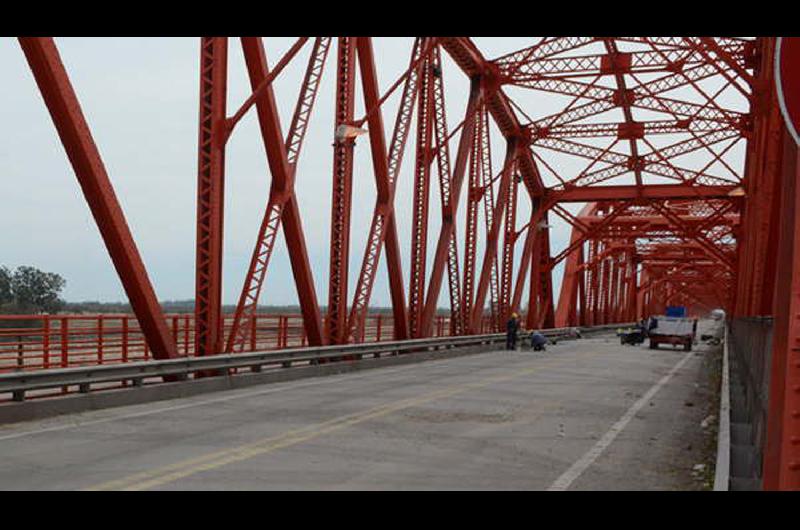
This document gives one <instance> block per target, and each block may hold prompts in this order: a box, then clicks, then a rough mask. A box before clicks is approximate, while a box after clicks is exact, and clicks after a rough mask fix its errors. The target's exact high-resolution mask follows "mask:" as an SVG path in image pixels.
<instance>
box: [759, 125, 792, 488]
mask: <svg viewBox="0 0 800 530" xmlns="http://www.w3.org/2000/svg"><path fill="white" fill-rule="evenodd" d="M798 151H799V150H798V147H797V146H796V145H794V141H793V140H792V139H791V138H790V136H789V134H788V133H785V132H784V158H783V164H782V165H783V168H782V169H783V171H782V173H783V183H782V189H783V193H782V200H781V202H782V204H781V227H780V236H779V241H778V264H777V265H778V267H777V274H776V282H775V291H774V298H773V299H774V306H773V307H774V309H773V314H774V318H775V320H774V324H773V330H772V337H773V339H772V367H771V370H770V379H769V380H770V388H769V412H768V415H767V437H766V445H765V448H764V474H763V477H764V484H763V485H764V489H765V490H776V489H780V490H789V489H790V490H800V184H799V183H800V160H799V157H798V154H799V153H798Z"/></svg>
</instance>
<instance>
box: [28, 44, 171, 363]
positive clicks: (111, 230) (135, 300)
mask: <svg viewBox="0 0 800 530" xmlns="http://www.w3.org/2000/svg"><path fill="white" fill-rule="evenodd" d="M19 44H20V46H21V47H22V51H23V52H24V54H25V58H26V60H27V62H28V65H29V66H30V68H31V72H32V73H33V76H34V79H35V80H36V84H37V85H38V87H39V91H40V92H41V94H42V98H43V99H44V102H45V104H46V105H47V109H48V111H49V112H50V117H51V118H52V119H53V124H54V125H55V127H56V130H57V131H58V135H59V138H60V139H61V143H62V145H63V146H64V149H65V151H66V152H67V157H69V160H70V163H71V164H72V168H73V170H74V171H75V176H76V177H77V179H78V183H79V184H80V186H81V190H82V191H83V195H84V197H85V199H86V202H87V204H88V205H89V209H90V210H91V212H92V216H93V217H94V219H95V222H96V223H97V227H98V229H99V230H100V235H101V236H102V237H103V242H104V243H105V245H106V249H107V250H108V253H109V256H110V257H111V261H112V263H113V264H114V268H115V269H116V270H117V274H118V275H119V278H120V281H121V282H122V286H123V288H124V289H125V293H126V294H127V295H128V300H129V301H130V304H131V308H132V309H133V312H134V313H135V314H136V318H137V319H138V321H139V325H140V327H141V329H142V333H143V334H144V337H145V340H146V341H147V344H148V345H149V346H150V349H151V351H152V352H153V357H155V358H156V359H169V358H174V357H177V356H178V354H177V351H176V349H175V344H174V342H173V338H172V337H171V335H170V332H169V329H168V328H167V324H166V321H165V320H164V315H163V313H162V311H161V306H160V305H159V303H158V299H157V298H156V294H155V291H154V290H153V286H152V284H151V283H150V279H149V277H148V275H147V270H146V268H145V265H144V262H143V261H142V258H141V256H140V255H139V251H138V249H137V248H136V242H135V241H134V239H133V235H132V234H131V231H130V228H129V227H128V224H127V222H126V221H125V214H124V213H123V211H122V208H121V207H120V204H119V201H118V200H117V197H116V194H115V193H114V187H113V186H112V185H111V180H110V179H109V177H108V173H107V172H106V169H105V166H104V165H103V161H102V158H101V156H100V152H99V150H98V149H97V145H96V144H95V143H94V140H93V138H92V134H91V132H90V130H89V125H88V123H86V119H85V118H84V116H83V112H82V111H81V106H80V102H79V101H78V97H77V95H76V94H75V90H74V89H73V87H72V84H71V83H70V81H69V75H68V74H67V71H66V69H65V68H64V64H63V63H62V62H61V57H60V56H59V53H58V49H57V47H56V45H55V42H54V41H53V39H52V38H49V37H25V38H20V39H19Z"/></svg>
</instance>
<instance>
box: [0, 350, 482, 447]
mask: <svg viewBox="0 0 800 530" xmlns="http://www.w3.org/2000/svg"><path fill="white" fill-rule="evenodd" d="M483 353H497V351H488V352H483ZM483 353H479V354H477V355H482V354H483ZM460 360H463V359H462V358H455V359H434V360H430V361H424V362H425V363H426V365H427V366H431V365H435V366H448V365H450V364H454V363H455V362H456V361H460ZM420 364H421V363H412V364H409V365H407V366H399V367H395V368H391V367H388V366H387V367H378V368H375V370H381V372H380V373H381V374H392V373H395V372H403V371H407V370H411V369H413V368H419V367H420ZM370 372H371V370H370V371H366V372H360V373H357V374H330V375H324V376H317V377H314V379H313V380H311V381H306V382H302V383H295V384H284V385H282V386H273V385H281V384H282V382H277V383H260V384H259V385H261V384H263V385H270V388H267V389H264V390H256V391H253V392H244V393H237V394H235V395H225V396H221V397H216V398H211V399H203V400H198V401H192V402H190V403H183V404H180V405H171V406H168V407H162V408H158V409H148V410H144V411H140V412H131V413H128V414H121V415H118V416H110V417H105V418H100V419H96V420H89V421H85V422H80V421H79V422H77V423H65V424H61V425H54V426H51V427H43V428H41V429H34V430H30V431H23V432H14V433H10V434H5V435H0V442H2V441H4V440H12V439H15V438H22V437H25V436H33V435H36V434H44V433H50V432H57V431H64V430H67V429H77V428H80V427H88V426H92V425H99V424H103V423H109V422H112V421H118V420H127V419H132V418H140V417H144V416H152V415H155V414H162V413H164V412H172V411H176V410H183V409H188V408H192V407H199V406H201V405H211V404H214V403H224V402H226V401H231V400H234V399H243V398H249V397H255V396H262V395H265V394H273V393H275V392H282V391H285V390H294V389H296V388H306V387H310V386H317V385H321V384H324V383H331V382H332V381H333V380H334V379H333V378H335V380H336V381H340V380H342V379H344V380H347V381H349V380H351V379H364V378H368V377H374V374H372V373H370ZM337 376H338V377H337ZM223 392H225V391H223ZM174 399H179V400H182V399H191V397H189V398H174ZM132 406H137V405H132Z"/></svg>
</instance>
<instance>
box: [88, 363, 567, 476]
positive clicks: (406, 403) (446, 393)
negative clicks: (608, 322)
mask: <svg viewBox="0 0 800 530" xmlns="http://www.w3.org/2000/svg"><path fill="white" fill-rule="evenodd" d="M559 360H560V361H565V359H559ZM552 364H560V363H558V362H556V361H554V360H550V362H547V361H545V362H544V363H541V364H538V365H537V366H535V367H531V368H526V369H523V370H515V371H514V372H512V373H506V374H502V375H497V376H493V377H489V378H486V379H482V380H479V381H476V382H473V383H465V384H460V385H452V386H450V387H447V388H444V389H441V390H437V391H434V392H430V393H428V394H424V395H422V396H418V397H414V398H407V399H403V400H400V401H397V402H393V403H390V404H386V405H380V406H377V407H373V408H371V409H367V410H365V411H362V412H357V413H353V414H347V415H344V416H339V417H337V418H333V419H331V420H328V421H325V422H323V423H318V424H316V425H310V426H307V427H303V428H300V429H295V430H291V431H288V432H286V433H283V434H280V435H277V436H271V437H268V438H263V439H261V440H258V441H256V442H252V443H249V444H244V445H240V446H237V447H232V448H228V449H222V450H220V451H215V452H212V453H208V454H205V455H203V456H199V457H195V458H189V459H186V460H182V461H180V462H176V463H174V464H169V465H166V466H162V467H158V468H155V469H152V470H150V471H144V472H141V473H135V474H133V475H129V476H127V477H123V478H121V479H117V480H111V481H108V482H104V483H101V484H98V485H96V486H91V487H89V488H85V490H87V491H100V490H125V491H136V490H144V489H149V488H154V487H157V486H161V485H163V484H167V483H169V482H174V481H176V480H179V479H181V478H185V477H188V476H190V475H194V474H196V473H199V472H201V471H208V470H211V469H215V468H218V467H221V466H224V465H227V464H231V463H233V462H239V461H242V460H246V459H249V458H253V457H254V456H258V455H262V454H266V453H270V452H272V451H275V450H277V449H281V448H284V447H290V446H292V445H296V444H299V443H301V442H305V441H308V440H311V439H314V438H317V437H320V436H322V435H324V434H328V433H331V432H334V431H338V430H341V429H344V428H345V427H349V426H352V425H357V424H359V423H363V422H365V421H368V420H372V419H376V418H380V417H382V416H386V415H388V414H391V413H393V412H397V411H400V410H403V409H406V408H409V407H414V406H417V405H422V404H425V403H429V402H431V401H435V400H437V399H442V398H446V397H451V396H454V395H457V394H461V393H464V392H467V391H470V390H476V389H479V388H483V387H486V386H489V385H492V384H494V383H500V382H503V381H508V380H511V379H515V378H518V377H522V376H525V375H528V374H531V373H533V372H535V371H537V370H540V369H542V368H545V367H548V366H550V365H552Z"/></svg>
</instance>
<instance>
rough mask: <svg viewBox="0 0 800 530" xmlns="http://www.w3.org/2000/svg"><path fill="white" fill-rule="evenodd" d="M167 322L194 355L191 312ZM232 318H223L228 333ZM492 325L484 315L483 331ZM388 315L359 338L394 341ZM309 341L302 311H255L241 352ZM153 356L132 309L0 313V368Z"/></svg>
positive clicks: (437, 331)
mask: <svg viewBox="0 0 800 530" xmlns="http://www.w3.org/2000/svg"><path fill="white" fill-rule="evenodd" d="M166 318H167V323H168V325H169V327H170V329H171V331H172V337H173V340H174V341H175V345H176V346H177V350H178V354H179V355H181V356H190V355H194V315H193V314H191V313H186V314H168V315H166ZM232 322H233V317H232V316H226V317H225V324H224V325H225V333H226V335H227V333H228V331H229V330H230V326H231V324H232ZM490 327H491V324H490V322H489V319H488V318H487V319H484V323H483V325H482V330H481V331H482V332H487V333H488V332H489V331H490ZM392 331H393V319H392V315H386V314H371V315H368V316H367V321H366V324H365V326H364V331H363V333H362V336H361V337H360V340H359V342H376V341H382V340H393V338H394V337H393V333H392ZM449 334H450V318H449V317H448V316H444V315H439V316H437V317H436V322H435V326H434V336H436V337H441V336H446V335H449ZM305 345H307V340H306V336H305V332H304V328H303V318H302V315H300V314H258V315H256V318H255V319H254V320H253V321H252V324H251V325H250V329H249V335H248V341H247V344H246V346H245V351H264V350H277V349H282V348H291V347H300V346H305ZM150 358H151V354H150V350H149V348H148V345H147V342H146V341H145V339H144V336H143V334H142V331H141V329H140V328H139V323H138V321H137V320H136V317H134V316H133V315H130V314H110V313H108V314H95V315H0V373H4V372H11V371H20V370H43V369H48V368H68V367H74V366H90V365H96V364H113V363H121V362H135V361H146V360H149V359H150Z"/></svg>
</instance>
